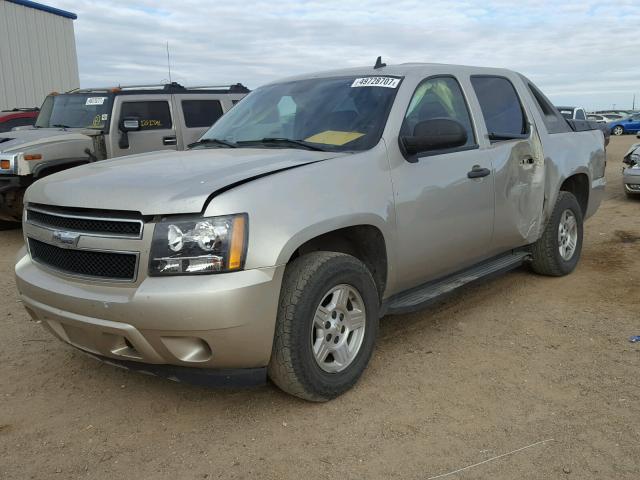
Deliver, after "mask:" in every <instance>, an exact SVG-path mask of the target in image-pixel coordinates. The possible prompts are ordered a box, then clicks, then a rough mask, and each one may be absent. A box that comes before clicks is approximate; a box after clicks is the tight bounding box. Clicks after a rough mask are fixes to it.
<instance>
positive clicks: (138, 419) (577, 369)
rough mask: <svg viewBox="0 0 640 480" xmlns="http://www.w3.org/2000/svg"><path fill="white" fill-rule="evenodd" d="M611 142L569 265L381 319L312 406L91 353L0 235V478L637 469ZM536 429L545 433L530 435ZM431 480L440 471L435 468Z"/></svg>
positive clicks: (632, 281)
mask: <svg viewBox="0 0 640 480" xmlns="http://www.w3.org/2000/svg"><path fill="white" fill-rule="evenodd" d="M633 141H637V140H635V138H634V137H631V136H625V137H621V138H612V144H611V145H610V147H609V164H608V167H607V177H608V181H609V186H608V191H607V199H606V201H605V202H604V203H603V205H602V206H601V208H600V210H599V212H598V213H597V215H596V216H594V217H593V218H592V219H591V220H590V221H589V222H588V223H587V224H586V228H585V242H584V250H583V257H582V259H581V261H580V264H579V266H578V268H577V270H576V271H575V273H573V274H572V275H570V276H568V277H564V278H545V277H540V276H536V275H534V274H532V273H530V272H529V271H527V270H526V269H521V270H517V271H515V272H513V273H510V274H507V275H505V276H502V277H500V278H497V279H495V280H492V281H489V282H486V283H484V284H481V285H479V286H477V287H472V288H470V289H467V290H466V291H464V292H462V293H460V294H458V295H456V296H455V297H453V298H451V299H449V300H448V301H447V302H446V303H444V304H440V305H438V306H436V307H433V308H431V309H429V310H426V311H423V312H420V313H415V314H411V315H403V316H396V317H387V318H385V319H383V320H382V325H381V332H380V337H379V340H378V347H377V350H376V352H375V354H374V357H373V359H372V361H371V364H370V366H369V368H368V370H367V371H366V373H365V374H364V376H363V377H362V379H361V380H360V382H359V383H358V385H357V386H356V387H355V388H354V389H353V390H352V391H350V392H348V393H347V394H346V395H344V396H342V397H340V398H338V399H336V400H334V401H332V402H329V403H326V404H320V405H318V404H311V403H306V402H303V401H300V400H297V399H295V398H293V397H289V396H287V395H285V394H283V393H281V392H280V391H278V390H277V389H276V388H275V387H273V386H271V385H267V386H265V387H261V388H257V389H248V390H209V389H205V388H198V387H193V386H188V385H182V384H176V383H172V382H169V381H165V380H162V379H157V378H152V377H146V376H142V375H139V374H135V373H130V372H126V371H121V370H118V369H115V368H113V367H110V366H107V365H102V364H100V363H98V362H97V361H95V360H93V359H91V358H88V357H86V356H85V355H84V354H82V353H80V352H77V351H74V350H73V349H72V348H71V347H68V346H67V345H64V344H62V343H61V342H59V341H57V340H55V339H53V338H52V337H50V336H49V334H48V333H47V332H45V331H44V330H43V329H42V327H41V326H40V325H38V324H36V323H35V322H32V321H30V320H29V318H28V316H27V314H26V313H25V312H24V311H23V309H22V307H21V305H20V303H19V302H18V299H17V296H16V290H15V283H14V280H13V259H14V252H16V251H17V250H18V248H19V247H20V245H21V244H22V237H21V232H20V231H19V230H6V231H1V232H0V243H1V244H2V246H3V250H4V252H5V254H4V255H3V256H2V258H1V259H0V288H1V289H2V292H3V297H2V304H1V305H0V319H2V322H3V325H2V329H1V330H0V332H1V333H0V478H1V479H27V478H38V479H43V478H47V479H50V478H53V479H55V478H61V479H70V478H90V479H113V478H136V479H203V478H238V479H240V478H247V479H248V478H265V479H271V478H273V479H283V478H292V479H299V478H308V479H314V478H343V479H351V478H353V479H356V478H357V479H360V478H370V479H371V478H390V477H396V478H403V479H424V480H427V479H429V478H432V477H436V476H439V475H442V474H446V473H447V472H451V471H455V470H458V469H461V468H464V467H466V466H470V465H474V464H478V463H480V462H484V461H485V460H490V459H492V458H494V457H497V456H500V455H502V454H505V453H508V452H512V451H514V450H518V449H520V448H522V447H526V446H529V445H532V444H534V445H533V446H531V447H530V448H526V449H524V450H520V451H518V452H515V453H513V454H510V455H506V456H502V457H500V458H498V459H495V460H491V461H489V462H486V463H482V464H480V465H477V466H474V467H472V468H468V469H466V470H463V471H461V472H459V473H456V474H452V475H449V476H447V478H451V479H487V478H491V479H508V480H512V479H515V478H527V479H529V478H532V479H549V478H554V479H555V478H567V479H570V478H575V479H599V480H600V479H616V480H620V479H637V478H640V421H639V419H640V390H639V387H640V375H639V374H638V372H639V367H640V344H632V343H630V342H629V340H628V339H629V336H630V335H640V316H639V312H640V294H639V293H638V289H639V287H640V268H639V267H640V201H634V200H629V199H627V198H625V195H624V193H623V191H622V187H621V182H620V167H621V158H622V154H623V153H624V151H626V149H627V148H628V146H629V145H630V144H631V143H632V142H633ZM545 440H548V441H546V442H544V443H537V442H542V441H545ZM440 478H441V477H440Z"/></svg>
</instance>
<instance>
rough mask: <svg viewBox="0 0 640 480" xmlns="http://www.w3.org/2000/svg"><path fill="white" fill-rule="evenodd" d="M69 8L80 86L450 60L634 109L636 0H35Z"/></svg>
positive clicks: (591, 103)
mask: <svg viewBox="0 0 640 480" xmlns="http://www.w3.org/2000/svg"><path fill="white" fill-rule="evenodd" d="M43 2H44V3H46V4H48V5H51V6H54V7H58V8H62V9H64V10H68V11H71V12H74V13H76V14H77V15H78V19H77V20H76V21H75V22H74V27H75V35H76V44H77V52H78V61H79V68H80V83H81V86H83V87H95V86H107V85H118V84H123V85H126V84H144V83H160V82H166V81H167V79H168V78H169V75H168V69H167V54H166V42H169V50H170V53H171V77H172V80H174V81H177V82H179V83H182V84H183V85H185V86H195V85H221V84H222V85H224V84H230V83H237V82H242V83H243V84H245V85H247V86H248V87H250V88H256V87H258V86H260V85H261V84H263V83H266V82H269V81H273V80H277V79H278V78H280V77H285V76H289V75H296V74H301V73H306V72H313V71H321V70H328V69H335V68H342V67H352V66H363V65H373V63H374V61H375V59H376V57H377V56H378V55H382V57H383V60H384V61H385V62H386V63H388V64H396V63H404V62H434V63H455V64H463V65H477V66H492V67H505V68H510V69H512V70H516V71H518V72H521V73H523V74H525V75H526V76H527V77H529V78H530V79H531V80H533V81H534V83H536V84H537V85H538V86H539V87H540V88H541V89H542V90H543V91H544V92H545V93H546V94H547V96H549V97H550V98H551V100H552V101H553V102H554V103H556V104H558V105H559V104H565V105H581V106H585V107H586V108H587V109H590V110H596V109H610V108H614V105H615V108H619V109H624V108H626V109H629V108H631V106H632V101H633V95H634V94H636V96H637V98H636V108H640V43H639V42H638V34H637V32H638V26H639V25H640V8H639V5H638V1H637V0H616V1H615V2H604V1H602V0H597V1H591V0H580V1H574V0H562V1H557V0H553V1H547V0H537V1H530V0H520V1H515V0H512V1H507V0H488V1H477V2H474V1H468V0H467V1H453V0H419V1H413V0H396V1H393V2H391V1H388V0H387V1H382V0H359V1H357V2H355V1H349V0H343V1H334V0H322V1H320V0H318V1H302V0H300V1H293V0H279V1H273V0H268V1H262V0H244V1H242V2H240V1H233V0H230V1H222V2H221V1H205V0H200V1H195V0H179V1H177V2H176V1H174V0H171V1H169V0H127V1H121V0H102V1H100V2H99V3H98V2H95V0H43Z"/></svg>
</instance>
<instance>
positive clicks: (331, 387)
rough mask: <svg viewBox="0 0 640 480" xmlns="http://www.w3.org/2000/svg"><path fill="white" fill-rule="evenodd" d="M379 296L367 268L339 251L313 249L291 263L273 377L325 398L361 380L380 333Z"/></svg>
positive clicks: (300, 392) (288, 387)
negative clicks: (315, 250) (317, 250)
mask: <svg viewBox="0 0 640 480" xmlns="http://www.w3.org/2000/svg"><path fill="white" fill-rule="evenodd" d="M379 304H380V301H379V298H378V291H377V289H376V285H375V283H374V281H373V278H372V276H371V273H370V272H369V270H368V269H367V267H366V266H365V265H364V264H363V263H362V262H360V261H359V260H358V259H356V258H354V257H352V256H350V255H345V254H342V253H335V252H313V253H309V254H306V255H303V256H301V257H299V258H297V259H296V260H294V261H293V262H292V263H291V264H289V265H288V266H287V269H286V271H285V274H284V279H283V284H282V290H281V294H280V304H279V307H278V318H277V322H276V330H275V336H274V341H273V350H272V353H271V360H270V362H269V367H268V373H269V377H270V378H271V381H273V383H275V384H276V385H277V386H278V387H280V388H281V389H282V390H284V391H285V392H287V393H290V394H291V395H295V396H297V397H300V398H303V399H305V400H310V401H314V402H324V401H327V400H330V399H332V398H335V397H337V396H338V395H340V394H342V393H344V392H346V391H347V390H349V389H350V388H351V387H352V386H353V385H354V384H355V383H356V382H357V381H358V379H359V378H360V376H361V375H362V372H363V371H364V369H365V368H366V366H367V364H368V362H369V358H370V357H371V353H372V352H373V348H374V344H375V340H376V336H377V333H378V313H379Z"/></svg>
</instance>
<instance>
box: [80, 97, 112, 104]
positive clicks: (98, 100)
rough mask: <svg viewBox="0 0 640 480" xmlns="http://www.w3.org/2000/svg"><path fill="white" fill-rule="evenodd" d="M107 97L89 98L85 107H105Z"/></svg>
mask: <svg viewBox="0 0 640 480" xmlns="http://www.w3.org/2000/svg"><path fill="white" fill-rule="evenodd" d="M106 99H107V97H89V98H87V101H86V102H85V105H103V104H104V101H105V100H106Z"/></svg>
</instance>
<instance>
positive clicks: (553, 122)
mask: <svg viewBox="0 0 640 480" xmlns="http://www.w3.org/2000/svg"><path fill="white" fill-rule="evenodd" d="M525 82H526V83H527V87H529V92H531V95H532V96H533V100H534V102H533V103H534V104H535V106H536V108H537V109H538V112H540V115H541V116H542V121H543V122H544V126H545V127H547V132H548V133H549V134H553V133H564V132H568V131H569V125H567V122H566V121H565V119H564V117H563V116H562V115H561V114H560V112H559V111H558V109H557V108H556V107H554V106H553V105H552V104H551V102H550V101H549V99H548V98H547V97H546V96H545V95H544V94H543V93H542V92H541V91H540V90H538V88H537V87H536V86H535V85H534V84H533V83H531V82H529V81H528V80H526V79H525Z"/></svg>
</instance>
